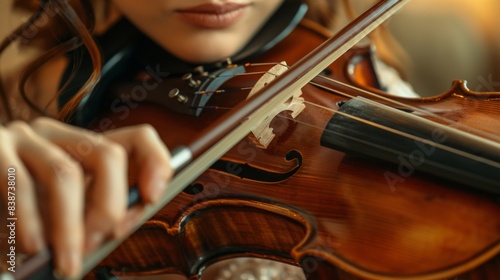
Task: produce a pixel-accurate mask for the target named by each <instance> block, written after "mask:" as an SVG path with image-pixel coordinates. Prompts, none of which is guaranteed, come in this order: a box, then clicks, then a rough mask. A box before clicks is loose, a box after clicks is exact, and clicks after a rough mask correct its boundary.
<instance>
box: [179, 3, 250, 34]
mask: <svg viewBox="0 0 500 280" xmlns="http://www.w3.org/2000/svg"><path fill="white" fill-rule="evenodd" d="M244 12H245V8H244V7H242V8H239V9H236V10H233V11H230V12H227V13H224V14H216V13H198V12H178V14H179V15H180V16H181V18H182V19H183V20H184V21H186V22H188V23H190V24H193V25H195V26H197V27H200V28H204V29H223V28H227V27H230V26H231V25H233V24H235V23H236V22H237V21H238V20H239V19H240V18H241V17H242V16H243V14H244Z"/></svg>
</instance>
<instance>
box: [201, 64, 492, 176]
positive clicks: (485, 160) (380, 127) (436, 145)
mask: <svg viewBox="0 0 500 280" xmlns="http://www.w3.org/2000/svg"><path fill="white" fill-rule="evenodd" d="M279 64H281V65H282V66H285V67H288V66H287V65H285V64H282V63H279ZM263 65H275V63H252V64H246V66H263ZM256 74H260V75H262V74H271V75H274V76H277V75H276V74H274V73H269V72H266V71H260V72H247V73H242V74H235V75H231V76H244V75H256ZM319 77H321V78H325V79H328V80H329V81H331V82H334V83H337V84H340V85H342V86H346V87H349V88H352V89H355V90H358V91H361V92H363V93H365V94H367V95H369V96H375V97H377V98H381V99H383V100H386V101H388V102H390V103H394V104H397V105H400V106H402V107H403V108H407V109H411V110H414V111H419V112H422V113H424V114H430V115H432V116H435V117H437V118H440V119H443V120H445V121H446V122H448V123H452V124H454V123H455V122H453V121H452V120H448V119H446V118H442V117H441V116H439V115H436V114H434V113H432V112H428V111H425V110H422V109H420V108H416V107H413V106H409V105H407V104H404V103H401V102H397V101H395V100H392V99H390V98H385V97H381V96H379V95H376V94H374V93H371V92H369V91H367V90H364V89H361V88H357V87H354V86H351V85H348V84H345V83H342V82H339V81H336V80H333V79H331V78H329V77H326V76H322V75H320V76H319ZM310 84H313V85H315V86H319V87H321V88H323V89H325V90H330V91H334V90H333V89H330V88H328V87H325V86H322V85H320V84H317V83H314V82H310ZM248 89H251V88H241V90H248ZM334 92H336V91H334ZM336 93H337V94H340V95H342V96H345V97H348V98H355V97H354V96H351V95H349V94H345V93H339V92H336ZM360 101H362V102H366V101H363V100H360ZM304 103H307V104H309V105H312V106H317V107H319V108H322V109H324V110H327V111H330V112H334V113H337V114H340V115H343V116H345V117H348V118H351V119H354V120H356V121H359V122H362V123H365V124H367V125H370V126H372V127H377V128H379V129H382V130H385V131H387V132H389V133H393V134H397V135H399V136H402V137H405V138H407V139H411V140H414V141H419V142H421V143H425V144H428V145H431V146H432V147H434V148H439V149H442V150H445V151H448V152H450V153H453V154H456V155H460V156H463V157H465V158H469V159H471V160H475V161H478V162H482V163H484V164H487V165H491V166H493V167H495V168H499V169H500V163H497V162H495V161H492V160H489V159H486V158H483V157H480V156H477V155H474V154H471V153H467V152H464V151H461V150H458V149H455V148H452V147H449V146H446V145H443V144H440V143H436V142H434V141H430V140H428V139H425V138H422V137H418V136H415V135H411V134H408V133H405V132H402V131H399V130H396V129H393V128H390V127H387V126H384V125H381V124H377V123H374V122H371V121H369V120H365V119H361V118H359V117H356V116H353V115H351V114H347V113H344V112H341V111H339V110H337V109H334V108H331V107H327V106H323V105H320V104H316V103H312V102H309V101H304ZM370 105H374V106H379V107H381V106H382V104H379V103H377V102H373V104H370ZM202 107H203V106H202ZM204 108H207V109H216V110H218V109H224V110H229V109H230V108H225V107H218V106H210V107H209V106H204ZM279 116H281V115H279ZM281 117H284V116H281ZM295 121H296V120H295ZM301 123H303V124H305V123H304V122H301ZM307 125H310V126H313V125H312V124H307ZM318 129H322V130H324V129H325V128H324V127H318ZM451 129H454V128H453V127H452V128H451ZM455 131H457V132H458V133H465V132H462V131H460V130H458V129H455ZM480 132H483V131H480ZM333 133H336V132H333ZM342 136H344V137H349V136H347V135H342ZM493 136H494V135H493ZM353 140H354V139H353ZM357 140H358V141H362V140H361V139H357ZM362 142H365V144H369V145H371V146H378V145H377V144H374V143H367V142H366V141H362Z"/></svg>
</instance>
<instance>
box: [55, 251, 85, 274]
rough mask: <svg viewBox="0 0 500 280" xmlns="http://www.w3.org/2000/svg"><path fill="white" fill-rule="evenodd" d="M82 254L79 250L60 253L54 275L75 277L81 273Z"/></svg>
mask: <svg viewBox="0 0 500 280" xmlns="http://www.w3.org/2000/svg"><path fill="white" fill-rule="evenodd" d="M81 265H82V256H81V254H79V253H78V252H75V251H69V252H65V253H63V254H61V255H59V258H58V259H57V265H56V269H55V270H54V277H55V278H56V279H68V278H69V279H73V278H76V277H77V276H78V275H79V274H80V270H81Z"/></svg>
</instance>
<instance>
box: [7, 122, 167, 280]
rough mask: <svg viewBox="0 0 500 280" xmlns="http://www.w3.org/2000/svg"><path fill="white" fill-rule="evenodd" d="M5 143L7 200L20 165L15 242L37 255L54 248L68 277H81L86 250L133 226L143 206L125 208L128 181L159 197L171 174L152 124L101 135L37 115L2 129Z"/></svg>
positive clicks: (149, 198)
mask: <svg viewBox="0 0 500 280" xmlns="http://www.w3.org/2000/svg"><path fill="white" fill-rule="evenodd" d="M0 142H1V145H0V182H1V186H2V191H1V196H2V200H3V202H4V204H5V205H7V204H6V202H7V201H8V198H7V188H6V187H5V186H7V183H8V178H7V175H8V169H9V168H13V169H15V187H16V188H15V197H16V205H15V206H16V209H15V215H16V217H17V221H16V245H17V246H16V247H21V248H22V250H23V252H25V253H27V254H35V253H36V252H38V251H40V250H41V249H43V248H45V247H46V246H50V247H51V250H52V252H53V255H54V261H55V266H56V269H57V272H58V273H59V274H61V275H64V276H75V275H77V274H78V273H79V271H80V269H81V262H82V256H83V255H84V254H85V253H88V252H89V251H92V250H94V249H95V248H96V246H97V245H99V244H100V243H101V242H102V241H103V240H104V239H106V238H109V237H112V236H119V235H120V234H122V233H123V232H124V231H125V230H127V228H130V227H131V226H133V224H131V223H130V218H131V217H132V216H137V215H136V214H137V211H140V209H127V193H128V188H129V186H130V185H132V184H137V185H138V187H139V192H140V194H141V198H142V200H143V201H144V202H146V203H148V202H154V201H155V200H157V199H158V198H159V197H160V195H161V194H162V193H163V192H164V190H165V186H166V182H167V181H168V180H169V178H170V177H171V175H172V170H171V168H170V165H169V156H170V155H169V152H168V150H167V148H166V147H165V146H164V144H163V142H162V141H161V139H160V138H159V137H158V134H157V133H156V131H155V130H154V129H153V128H152V127H151V126H148V125H141V126H135V127H128V128H123V129H117V130H114V131H109V132H105V133H102V134H99V133H94V132H91V131H88V130H83V129H80V128H76V127H73V126H69V125H66V124H63V123H60V122H58V121H55V120H52V119H48V118H40V119H37V120H35V121H33V122H32V123H30V124H27V123H24V122H13V123H10V124H8V125H7V126H5V127H1V126H0ZM10 170H12V169H10ZM130 171H133V174H132V172H130ZM11 179H12V178H11ZM1 211H6V207H5V209H2V210H1ZM134 214H135V215H134Z"/></svg>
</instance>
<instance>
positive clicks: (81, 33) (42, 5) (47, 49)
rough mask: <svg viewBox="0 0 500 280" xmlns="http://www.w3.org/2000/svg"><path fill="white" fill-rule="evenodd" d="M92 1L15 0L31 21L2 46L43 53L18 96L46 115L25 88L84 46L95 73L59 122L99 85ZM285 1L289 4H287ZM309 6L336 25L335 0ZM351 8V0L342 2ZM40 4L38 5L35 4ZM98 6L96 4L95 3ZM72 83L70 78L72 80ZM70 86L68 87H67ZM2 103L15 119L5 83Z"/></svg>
mask: <svg viewBox="0 0 500 280" xmlns="http://www.w3.org/2000/svg"><path fill="white" fill-rule="evenodd" d="M91 1H92V0H40V1H34V0H33V1H31V2H30V1H26V0H15V4H14V7H15V8H19V9H24V10H31V11H32V12H33V13H32V15H31V17H30V18H29V20H28V21H26V22H25V23H24V24H22V25H21V26H20V27H18V28H17V29H15V30H14V31H13V32H12V33H11V34H10V36H8V37H7V38H5V39H4V40H3V41H2V42H1V43H0V55H1V54H2V53H3V52H4V50H5V49H6V48H7V47H9V46H10V45H12V44H14V43H18V44H20V45H30V46H36V47H38V48H40V49H42V50H43V51H42V53H41V55H40V56H39V57H38V58H36V59H35V60H34V61H32V62H31V63H29V64H28V65H27V66H26V68H25V70H24V71H23V72H22V74H21V77H20V82H19V93H20V95H21V97H22V99H23V100H24V101H25V102H26V104H27V105H28V106H30V107H31V108H32V109H34V110H35V111H37V112H39V113H40V114H42V115H45V111H44V110H43V109H42V108H39V107H37V105H35V104H34V102H32V101H31V100H30V98H29V97H28V96H27V93H26V90H25V87H26V83H27V81H28V79H29V78H30V76H32V75H33V74H34V73H35V72H36V71H37V70H38V69H40V68H41V67H42V66H43V65H44V64H45V63H46V62H48V61H50V60H51V59H53V58H55V57H57V56H60V55H63V54H64V53H66V52H68V51H71V50H74V49H77V48H79V47H81V46H82V45H84V46H85V48H86V49H87V50H88V51H89V54H90V57H91V59H92V64H93V71H92V74H91V75H90V76H89V77H88V79H87V81H86V83H85V84H84V85H83V86H82V87H81V88H80V89H79V90H78V92H77V93H76V94H75V95H74V96H73V97H72V99H71V100H69V101H68V102H67V103H66V104H65V105H64V106H63V107H62V109H61V110H60V112H59V113H58V115H57V118H58V119H60V120H67V119H68V118H69V117H70V116H71V114H72V112H73V111H74V109H75V108H76V107H77V106H78V104H79V103H80V102H81V100H82V99H83V98H84V97H85V96H86V95H87V94H89V93H90V92H91V91H92V89H93V88H94V87H95V85H96V84H97V83H98V82H99V77H100V71H101V67H102V61H101V54H100V50H99V47H98V46H97V45H96V43H95V41H94V39H93V38H92V34H93V32H94V28H95V24H96V20H95V12H96V7H95V6H94V5H92V4H96V3H91ZM109 1H110V0H105V1H99V2H100V4H101V5H100V6H98V7H97V8H98V11H99V12H100V14H107V12H108V11H109ZM285 1H286V0H285ZM304 1H305V2H306V3H307V4H308V5H309V11H308V14H307V15H306V17H307V18H309V19H311V20H313V21H315V22H317V23H319V24H321V25H322V26H325V27H331V26H333V24H334V19H335V18H336V17H335V12H336V8H337V5H336V4H337V1H332V0H304ZM342 1H344V2H345V3H347V6H349V3H348V2H349V0H342ZM36 2H39V4H36ZM95 2H97V1H95ZM29 30H35V31H36V32H32V33H35V35H33V36H29V37H30V38H27V37H26V36H23V35H24V34H25V33H26V31H29ZM70 80H71V77H70ZM66 84H67V83H66ZM64 89H65V85H63V86H62V88H61V89H60V90H59V92H58V93H56V94H57V95H56V96H59V95H60V93H61V92H63V91H64ZM0 99H1V101H2V102H0V103H3V104H4V106H5V109H6V110H5V111H6V112H7V116H6V117H7V118H8V119H9V120H13V119H15V116H14V115H13V113H12V111H11V110H10V108H9V106H8V104H9V103H8V98H7V95H6V92H5V91H4V87H3V85H2V80H1V79H0Z"/></svg>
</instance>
